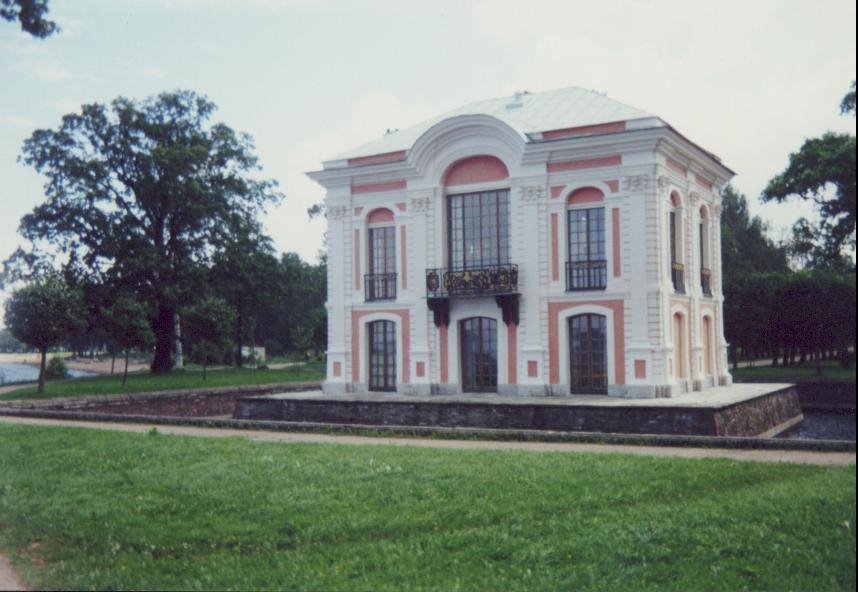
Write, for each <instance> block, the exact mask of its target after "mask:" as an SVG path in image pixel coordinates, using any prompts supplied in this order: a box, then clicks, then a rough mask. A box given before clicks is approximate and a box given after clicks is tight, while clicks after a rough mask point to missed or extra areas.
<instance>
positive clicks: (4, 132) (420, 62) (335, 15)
mask: <svg viewBox="0 0 858 592" xmlns="http://www.w3.org/2000/svg"><path fill="white" fill-rule="evenodd" d="M49 4H50V10H51V12H50V17H51V18H52V19H53V20H56V21H57V23H58V24H59V25H60V27H61V28H62V31H61V32H60V33H58V34H56V35H54V36H52V37H49V38H48V39H45V40H39V39H34V38H32V37H30V36H29V35H27V34H25V33H23V32H22V31H20V29H19V28H18V26H17V23H7V22H5V21H0V259H5V258H6V257H8V255H10V254H11V253H12V252H13V251H14V250H15V249H16V248H17V247H18V246H19V245H20V244H21V243H22V239H21V238H20V236H19V235H18V234H17V226H18V222H19V220H20V218H21V217H22V216H23V215H24V214H26V213H27V212H29V211H30V210H32V209H33V208H34V207H35V206H36V205H37V204H39V203H41V202H42V201H43V199H44V193H43V189H42V186H43V183H44V179H43V178H41V177H40V176H39V175H38V174H37V173H36V172H35V171H34V170H33V169H31V168H28V167H27V166H25V165H23V164H21V163H19V162H17V156H18V155H19V154H20V150H21V145H22V143H23V141H24V139H25V138H27V137H29V135H30V134H31V133H32V132H33V130H35V129H37V128H56V127H57V126H58V125H59V123H60V119H61V117H62V115H63V114H65V113H69V112H75V111H79V109H80V105H81V104H83V103H91V102H108V101H110V100H112V99H114V98H115V97H117V96H125V97H129V98H134V99H145V98H146V97H149V96H152V95H155V94H158V93H160V92H162V91H168V90H175V89H179V88H181V89H192V90H195V91H197V92H200V93H202V94H205V95H206V96H208V97H209V99H211V100H212V101H214V103H215V104H217V105H218V111H217V113H216V114H215V118H214V119H215V120H216V121H222V122H224V123H226V124H227V125H229V126H230V127H232V128H233V129H236V130H239V131H243V132H247V133H250V134H251V135H252V136H253V137H254V138H255V141H256V152H257V154H258V156H259V157H260V161H261V164H262V166H263V169H264V175H265V176H266V177H268V178H271V179H275V180H277V181H278V182H279V184H280V189H281V190H282V191H283V193H284V194H285V195H286V198H285V200H284V202H283V203H282V204H281V205H279V206H277V207H275V208H271V209H270V210H269V211H267V212H266V213H265V214H264V216H263V217H262V220H263V222H264V224H265V227H266V228H267V231H268V233H269V234H270V235H271V236H272V237H273V239H274V243H275V246H276V248H277V249H278V251H294V252H297V253H298V254H299V255H301V257H303V258H304V259H306V260H308V261H314V260H316V258H317V256H318V253H319V250H320V248H321V246H322V235H323V232H324V221H323V220H314V221H310V220H309V219H308V217H307V214H306V210H307V208H308V207H310V206H311V205H313V204H314V203H317V202H319V201H321V200H322V198H323V191H322V189H321V187H319V186H318V185H316V184H315V183H314V182H312V181H311V180H310V179H308V178H307V177H306V176H305V174H304V173H305V172H307V171H311V170H317V169H319V168H321V162H322V161H323V160H325V159H328V158H330V157H331V156H333V155H335V154H337V153H340V152H342V151H344V150H347V149H349V148H352V147H355V146H357V145H360V144H363V143H365V142H368V141H370V140H372V139H374V138H376V137H378V136H381V135H382V134H383V133H384V131H385V130H386V129H388V128H404V127H408V126H409V125H412V124H415V123H418V122H420V121H421V120H423V119H427V118H429V117H432V116H435V115H437V114H440V113H443V112H444V111H447V110H449V109H453V108H456V107H459V106H461V105H464V104H466V103H469V102H471V101H474V100H479V99H486V98H491V97H499V96H504V95H510V94H512V93H513V92H516V91H520V90H529V91H531V92H536V91H542V90H550V89H553V88H560V87H566V86H580V87H584V88H589V89H593V90H596V91H599V92H604V93H606V94H607V95H608V96H610V97H612V98H614V99H617V100H619V101H622V102H624V103H628V104H630V105H632V106H635V107H638V108H640V109H642V110H644V111H647V112H650V113H654V114H656V115H658V116H660V117H661V118H662V119H664V120H666V121H667V122H668V123H670V124H671V125H672V126H673V127H675V128H676V129H678V130H679V131H680V132H681V133H683V134H684V135H686V136H687V137H689V138H691V139H692V140H693V141H695V142H696V143H698V144H700V145H702V146H703V147H705V148H706V149H708V150H710V151H712V152H714V153H715V154H717V155H719V156H720V157H721V158H722V159H723V161H724V163H725V164H726V165H728V166H729V167H730V168H732V169H733V170H735V171H736V172H737V176H736V178H735V179H734V185H735V186H736V187H737V188H738V189H739V190H740V191H741V192H743V193H745V194H746V195H747V196H748V197H749V201H750V209H751V212H752V214H755V215H759V216H760V217H762V218H763V219H764V220H765V221H766V222H768V223H769V225H770V227H771V233H772V236H773V237H774V238H776V239H778V238H781V237H783V236H785V233H786V231H787V229H788V228H789V227H790V226H791V225H792V223H793V222H794V221H795V220H796V219H797V218H798V217H799V216H802V215H812V211H813V210H812V207H811V206H810V205H809V204H802V203H800V202H792V203H787V204H761V203H760V202H759V200H758V196H759V194H760V192H761V191H762V189H763V187H764V186H765V184H766V182H767V181H768V179H770V178H771V177H772V176H773V175H775V174H777V173H778V172H780V171H781V170H783V168H784V167H785V166H786V164H787V158H788V155H789V153H790V152H792V151H795V150H797V149H798V147H799V146H800V145H801V143H802V142H803V141H804V140H805V139H806V138H808V137H813V136H818V135H820V134H822V133H823V132H824V131H826V130H833V131H841V132H843V131H849V132H851V133H853V134H854V133H855V119H854V118H853V117H843V116H841V115H840V113H839V108H838V107H839V104H840V100H841V98H842V97H843V95H844V94H845V93H846V92H847V90H848V87H849V84H850V83H851V81H852V80H854V79H855V71H856V64H855V53H856V48H855V37H856V35H855V17H856V15H855V2H854V0H816V1H813V2H811V1H789V0H779V1H767V0H754V1H748V0H744V1H741V2H733V1H724V0H722V1H719V2H712V1H692V0H679V1H668V0H664V1H656V0H638V1H633V0H622V1H606V0H602V1H600V2H585V1H582V0H559V1H551V0H545V1H542V0H529V1H528V2H520V1H519V2H500V1H497V2H484V1H471V2H461V1H459V2H452V1H446V0H432V1H429V2H417V1H407V2H402V1H372V0H361V1H353V2H346V1H339V2H338V1H334V0H241V1H235V0H50V3H49ZM2 297H3V295H2V294H0V299H2Z"/></svg>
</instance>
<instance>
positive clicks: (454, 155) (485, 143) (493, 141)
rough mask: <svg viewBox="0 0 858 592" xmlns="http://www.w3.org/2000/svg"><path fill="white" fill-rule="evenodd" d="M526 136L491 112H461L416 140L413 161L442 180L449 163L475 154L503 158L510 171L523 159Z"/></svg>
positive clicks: (438, 180) (411, 152) (435, 178)
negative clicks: (474, 113) (480, 113)
mask: <svg viewBox="0 0 858 592" xmlns="http://www.w3.org/2000/svg"><path fill="white" fill-rule="evenodd" d="M525 142H526V138H525V137H524V135H523V134H521V133H520V132H517V131H516V130H514V129H513V128H512V127H510V126H509V125H507V124H506V123H504V122H503V121H501V120H500V119H498V118H496V117H492V116H490V115H458V116H455V117H449V118H447V119H443V120H441V121H439V122H438V123H436V124H435V125H433V126H432V127H430V128H429V129H428V130H426V131H425V132H424V133H423V134H422V135H421V136H420V137H419V138H417V140H416V141H415V142H414V145H413V146H412V148H411V150H410V152H409V154H408V160H409V162H410V163H411V164H412V165H413V166H414V167H415V168H416V169H417V171H419V172H420V173H421V174H423V175H427V176H429V177H431V178H433V179H434V180H435V181H437V183H438V184H441V183H442V181H443V178H444V176H445V175H446V174H447V171H448V169H449V167H450V166H451V165H452V164H453V163H455V162H456V161H458V160H462V159H464V158H468V157H472V156H491V157H495V158H497V159H499V160H500V161H501V162H503V164H504V166H505V167H506V168H507V171H508V172H509V173H510V174H514V173H513V172H512V168H513V165H514V164H515V163H518V162H520V160H521V155H522V154H523V152H524V146H525Z"/></svg>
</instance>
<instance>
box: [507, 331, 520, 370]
mask: <svg viewBox="0 0 858 592" xmlns="http://www.w3.org/2000/svg"><path fill="white" fill-rule="evenodd" d="M506 363H507V372H508V373H509V384H518V325H516V324H515V323H510V324H509V326H508V327H507V349H506Z"/></svg>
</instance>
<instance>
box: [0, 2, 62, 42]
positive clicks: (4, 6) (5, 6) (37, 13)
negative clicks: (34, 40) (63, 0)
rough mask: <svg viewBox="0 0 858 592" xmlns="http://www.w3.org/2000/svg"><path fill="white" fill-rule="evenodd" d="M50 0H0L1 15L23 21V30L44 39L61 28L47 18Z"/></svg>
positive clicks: (8, 18)
mask: <svg viewBox="0 0 858 592" xmlns="http://www.w3.org/2000/svg"><path fill="white" fill-rule="evenodd" d="M47 16H48V0H0V17H2V18H3V19H4V20H7V21H10V22H11V21H15V20H17V21H18V22H20V23H21V30H22V31H25V32H27V33H29V34H30V35H32V36H33V37H38V38H39V39H44V38H45V37H49V36H50V35H53V34H54V33H56V32H57V31H59V30H60V28H59V27H58V26H57V24H56V23H55V22H53V21H50V20H48V19H47Z"/></svg>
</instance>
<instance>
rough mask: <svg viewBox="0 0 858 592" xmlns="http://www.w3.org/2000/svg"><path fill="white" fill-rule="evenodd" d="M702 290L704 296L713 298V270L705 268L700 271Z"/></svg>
mask: <svg viewBox="0 0 858 592" xmlns="http://www.w3.org/2000/svg"><path fill="white" fill-rule="evenodd" d="M700 288H701V289H702V290H703V295H704V296H712V270H711V269H706V268H705V267H704V268H703V269H701V270H700Z"/></svg>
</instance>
